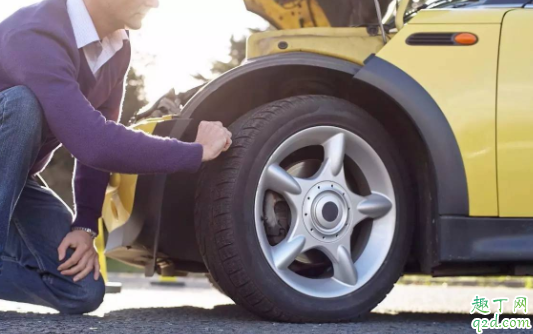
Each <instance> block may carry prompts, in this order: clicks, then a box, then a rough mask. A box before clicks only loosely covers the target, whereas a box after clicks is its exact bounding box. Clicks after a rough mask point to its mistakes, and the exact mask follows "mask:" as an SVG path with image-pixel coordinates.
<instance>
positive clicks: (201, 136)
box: [196, 121, 232, 162]
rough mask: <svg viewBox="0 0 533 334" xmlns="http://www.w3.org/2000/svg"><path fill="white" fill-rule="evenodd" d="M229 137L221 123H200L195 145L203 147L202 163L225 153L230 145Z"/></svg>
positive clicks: (229, 133) (227, 131) (229, 134)
mask: <svg viewBox="0 0 533 334" xmlns="http://www.w3.org/2000/svg"><path fill="white" fill-rule="evenodd" d="M231 136H232V135H231V132H229V130H228V129H226V128H225V127H224V126H223V125H222V123H221V122H206V121H202V122H201V123H200V126H199V127H198V135H197V137H196V143H199V144H202V146H203V147H204V154H203V157H202V161H204V162H205V161H210V160H214V159H216V158H217V157H218V156H219V155H220V153H222V152H226V151H227V150H228V149H229V148H230V146H231V144H232V141H231Z"/></svg>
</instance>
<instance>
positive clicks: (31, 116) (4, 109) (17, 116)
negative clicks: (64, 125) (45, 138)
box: [0, 86, 44, 140]
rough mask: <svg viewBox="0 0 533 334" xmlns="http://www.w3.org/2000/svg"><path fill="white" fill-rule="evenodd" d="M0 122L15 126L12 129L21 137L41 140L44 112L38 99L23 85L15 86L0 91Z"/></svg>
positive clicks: (4, 124) (7, 125)
mask: <svg viewBox="0 0 533 334" xmlns="http://www.w3.org/2000/svg"><path fill="white" fill-rule="evenodd" d="M0 116H2V117H0V120H1V122H0V124H1V125H2V126H4V127H10V128H11V127H16V130H15V129H13V130H12V131H13V132H14V133H16V134H17V136H18V137H19V138H20V139H22V140H25V139H28V138H30V139H32V138H35V139H36V140H41V134H42V127H43V123H44V114H43V111H42V108H41V105H40V103H39V100H38V99H37V97H36V96H35V94H33V92H32V91H31V90H30V89H29V88H27V87H25V86H15V87H12V88H9V89H6V90H4V91H2V92H0Z"/></svg>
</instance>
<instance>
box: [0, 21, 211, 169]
mask: <svg viewBox="0 0 533 334" xmlns="http://www.w3.org/2000/svg"><path fill="white" fill-rule="evenodd" d="M2 44H3V45H2V47H4V46H6V45H9V47H8V48H6V50H5V55H6V57H5V58H4V59H2V66H3V67H4V68H6V69H9V71H8V73H9V75H10V76H11V77H12V78H11V79H12V81H14V82H16V84H19V85H25V86H27V87H28V88H30V89H31V90H32V91H33V93H34V94H35V95H36V97H37V99H38V100H39V102H40V103H41V105H42V107H43V110H44V113H45V117H46V120H47V121H48V124H49V126H50V129H51V130H52V132H53V133H54V135H55V136H56V138H57V139H58V140H59V141H60V142H61V143H62V144H63V145H64V146H65V147H66V148H67V149H68V150H69V151H70V152H71V153H72V155H74V157H75V158H77V159H78V160H79V161H80V162H81V163H82V164H84V165H87V166H90V167H93V168H96V169H99V170H103V171H113V172H119V173H128V174H146V173H173V172H177V171H190V172H194V171H196V170H198V168H199V167H200V164H201V161H202V153H203V148H202V145H201V144H197V143H184V142H181V141H179V140H177V139H171V138H161V137H157V136H151V135H148V134H146V133H143V132H141V131H135V130H131V129H128V128H126V127H124V126H123V125H121V124H117V123H115V122H113V121H108V120H106V119H105V117H104V116H103V115H102V114H101V113H100V112H99V111H97V110H95V109H94V108H93V106H92V105H91V104H90V103H89V101H87V99H86V98H85V97H84V96H83V94H82V93H81V91H80V88H79V85H78V83H77V81H76V69H75V66H74V64H73V61H72V59H71V58H70V57H69V54H68V51H67V50H68V49H67V48H66V47H64V46H62V45H61V42H60V41H59V40H57V39H54V38H53V37H51V36H48V35H44V34H39V33H38V32H35V31H32V30H31V29H26V30H24V31H19V32H17V33H14V34H13V35H11V36H10V37H9V38H8V39H7V42H6V41H5V40H4V43H2Z"/></svg>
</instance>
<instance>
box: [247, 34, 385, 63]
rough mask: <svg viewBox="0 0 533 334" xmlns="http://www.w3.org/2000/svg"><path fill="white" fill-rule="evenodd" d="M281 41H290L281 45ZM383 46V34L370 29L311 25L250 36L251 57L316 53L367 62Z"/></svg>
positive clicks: (356, 61) (248, 49) (248, 48)
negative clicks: (371, 32) (374, 34)
mask: <svg viewBox="0 0 533 334" xmlns="http://www.w3.org/2000/svg"><path fill="white" fill-rule="evenodd" d="M280 43H286V44H285V45H284V47H283V48H280ZM381 48H383V39H382V37H381V36H369V35H368V33H367V30H366V28H307V29H296V30H280V31H269V32H265V33H258V34H254V35H252V36H250V38H249V39H248V44H247V50H246V55H247V58H248V59H253V58H258V57H263V56H268V55H272V54H278V53H287V52H312V53H318V54H321V55H326V56H330V57H335V58H340V59H344V60H348V61H351V62H354V63H356V64H360V65H362V64H363V61H364V60H365V59H366V58H368V56H370V55H371V54H373V53H377V52H378V51H379V50H381Z"/></svg>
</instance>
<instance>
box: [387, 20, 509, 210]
mask: <svg viewBox="0 0 533 334" xmlns="http://www.w3.org/2000/svg"><path fill="white" fill-rule="evenodd" d="M465 11H469V10H465ZM448 12H449V13H448V14H447V16H448V17H452V16H453V14H454V13H459V14H458V15H460V16H461V17H463V16H464V14H462V13H461V11H459V10H457V11H448ZM476 13H480V12H479V11H472V13H470V15H471V16H473V17H475V15H474V14H476ZM452 21H453V20H452ZM445 32H446V33H448V32H469V33H473V34H475V35H477V36H478V38H479V42H478V43H477V44H475V45H472V46H411V45H408V44H407V43H406V42H405V41H406V39H407V38H408V37H409V36H411V35H412V34H415V33H445ZM499 36H500V24H454V25H449V24H427V25H421V24H407V25H406V26H405V27H404V28H403V29H402V30H401V31H400V32H399V33H398V35H397V36H396V37H395V38H393V39H392V41H390V42H389V43H388V44H387V45H386V46H385V47H384V48H383V49H382V50H381V51H380V52H379V53H378V56H379V57H381V58H383V59H385V60H387V61H389V62H391V63H392V64H394V65H396V66H397V67H399V68H401V69H402V70H403V71H405V72H406V73H407V74H409V75H410V76H411V77H413V78H414V79H415V80H416V81H417V82H419V83H420V84H421V85H422V86H423V87H424V88H425V89H426V90H427V91H428V92H429V94H430V95H431V96H432V97H433V98H434V99H435V101H436V102H437V104H438V105H439V106H440V108H441V109H442V111H443V112H444V115H445V116H446V118H447V119H448V122H449V123H450V125H451V127H452V129H453V131H454V134H455V137H456V138H457V142H458V143H459V147H460V149H461V154H462V156H463V161H464V166H465V170H466V176H467V181H468V193H469V203H470V215H471V216H498V194H497V175H496V147H495V146H496V129H495V124H496V78H497V67H498V47H499ZM436 60H440V61H436Z"/></svg>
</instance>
